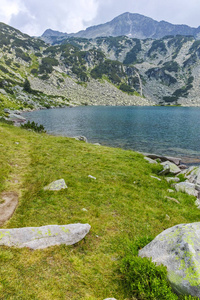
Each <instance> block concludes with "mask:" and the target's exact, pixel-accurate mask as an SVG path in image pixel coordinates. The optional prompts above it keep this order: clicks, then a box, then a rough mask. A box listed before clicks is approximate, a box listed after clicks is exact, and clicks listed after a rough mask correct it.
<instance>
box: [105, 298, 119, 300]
mask: <svg viewBox="0 0 200 300" xmlns="http://www.w3.org/2000/svg"><path fill="white" fill-rule="evenodd" d="M104 300H117V299H115V298H106V299H104Z"/></svg>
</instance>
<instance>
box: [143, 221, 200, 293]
mask: <svg viewBox="0 0 200 300" xmlns="http://www.w3.org/2000/svg"><path fill="white" fill-rule="evenodd" d="M139 256H141V257H149V258H152V261H153V262H155V263H157V264H163V265H165V266H166V267H167V271H168V279H169V281H170V283H171V285H172V288H173V289H174V291H175V292H177V293H178V294H190V295H192V296H197V297H200V223H199V222H198V223H191V224H180V225H176V226H174V227H171V228H169V229H167V230H165V231H163V232H162V233H161V234H159V235H158V236H157V237H156V238H155V239H154V240H153V241H152V242H151V243H149V244H148V245H147V246H145V247H144V248H143V249H141V250H140V251H139Z"/></svg>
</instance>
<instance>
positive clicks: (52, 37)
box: [42, 12, 200, 44]
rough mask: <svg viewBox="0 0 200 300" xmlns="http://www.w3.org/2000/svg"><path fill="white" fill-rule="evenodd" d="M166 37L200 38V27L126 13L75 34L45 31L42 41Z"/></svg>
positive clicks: (53, 42)
mask: <svg viewBox="0 0 200 300" xmlns="http://www.w3.org/2000/svg"><path fill="white" fill-rule="evenodd" d="M167 35H173V36H175V35H191V36H193V37H195V38H200V27H198V28H193V27H189V26H187V25H173V24H171V23H168V22H165V21H161V22H158V21H155V20H153V19H151V18H149V17H145V16H143V15H140V14H132V13H129V12H126V13H124V14H122V15H120V16H118V17H116V18H114V19H113V20H112V21H110V22H107V23H105V24H101V25H97V26H92V27H88V28H87V29H86V30H82V31H79V32H77V33H71V34H66V33H60V32H58V31H53V30H47V31H45V32H44V33H43V35H42V39H43V40H44V41H46V42H50V43H52V44H55V43H57V42H59V41H60V40H62V39H63V38H66V37H70V36H71V37H72V36H73V37H82V38H88V39H90V38H96V37H101V36H114V37H115V36H128V37H131V38H138V39H147V38H152V39H160V38H163V37H164V36H167Z"/></svg>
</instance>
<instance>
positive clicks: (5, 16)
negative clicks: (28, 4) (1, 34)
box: [0, 0, 20, 23]
mask: <svg viewBox="0 0 200 300" xmlns="http://www.w3.org/2000/svg"><path fill="white" fill-rule="evenodd" d="M0 4H1V9H0V21H1V22H4V23H9V22H10V19H11V17H12V15H17V14H18V13H19V11H20V1H18V0H16V1H13V0H1V3H0Z"/></svg>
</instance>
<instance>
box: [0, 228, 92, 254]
mask: <svg viewBox="0 0 200 300" xmlns="http://www.w3.org/2000/svg"><path fill="white" fill-rule="evenodd" d="M90 228H91V226H90V225H89V224H80V223H78V224H69V225H47V226H42V227H24V228H14V229H0V245H4V246H9V247H17V248H23V247H28V248H31V249H34V250H35V249H44V248H47V247H50V246H55V245H61V244H65V245H73V244H75V243H77V242H79V241H80V240H82V239H83V238H84V237H85V236H86V234H87V233H88V232H89V230H90Z"/></svg>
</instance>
